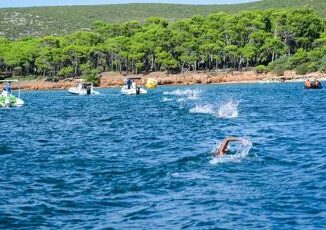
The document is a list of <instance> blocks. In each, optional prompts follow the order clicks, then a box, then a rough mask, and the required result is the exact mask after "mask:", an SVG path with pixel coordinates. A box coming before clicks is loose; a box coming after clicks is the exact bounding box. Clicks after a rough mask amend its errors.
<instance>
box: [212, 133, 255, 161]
mask: <svg viewBox="0 0 326 230" xmlns="http://www.w3.org/2000/svg"><path fill="white" fill-rule="evenodd" d="M240 139H241V141H240V142H238V143H239V145H238V146H236V149H235V154H232V155H231V154H230V155H228V154H226V155H223V156H217V157H213V159H212V160H210V163H211V164H220V163H226V162H241V160H242V159H244V158H246V157H247V156H248V155H249V152H250V149H251V148H252V142H251V141H250V140H249V139H248V138H245V137H243V138H240ZM219 146H220V144H218V145H217V146H216V148H215V149H214V150H216V149H217V148H219ZM230 150H231V151H232V150H233V149H230Z"/></svg>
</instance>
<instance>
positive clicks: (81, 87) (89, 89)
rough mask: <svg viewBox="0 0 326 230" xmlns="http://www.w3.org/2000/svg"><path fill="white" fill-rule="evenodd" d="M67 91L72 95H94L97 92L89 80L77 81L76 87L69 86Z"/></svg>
mask: <svg viewBox="0 0 326 230" xmlns="http://www.w3.org/2000/svg"><path fill="white" fill-rule="evenodd" d="M68 92H69V93H71V94H74V95H94V94H99V92H97V91H95V90H94V88H93V83H91V82H79V83H78V84H77V86H76V87H70V88H69V89H68Z"/></svg>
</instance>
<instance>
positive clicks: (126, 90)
mask: <svg viewBox="0 0 326 230" xmlns="http://www.w3.org/2000/svg"><path fill="white" fill-rule="evenodd" d="M140 79H141V78H138V77H129V78H127V79H126V80H125V82H126V85H124V86H123V87H122V89H121V93H122V94H125V95H138V94H147V90H146V89H144V88H141V87H140V86H138V85H137V84H136V81H137V80H140Z"/></svg>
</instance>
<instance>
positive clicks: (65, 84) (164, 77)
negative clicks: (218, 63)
mask: <svg viewBox="0 0 326 230" xmlns="http://www.w3.org/2000/svg"><path fill="white" fill-rule="evenodd" d="M130 76H132V77H139V78H141V80H140V84H142V85H144V84H145V83H146V80H147V79H148V78H154V79H156V80H157V82H158V84H159V85H193V84H231V83H269V82H281V81H286V82H288V81H291V82H292V81H299V82H300V81H305V80H306V79H315V78H316V79H320V80H326V74H323V73H320V72H315V73H309V74H306V75H297V74H296V73H295V72H294V71H286V72H285V73H284V75H283V76H275V75H273V74H272V73H267V74H257V73H256V72H255V71H241V72H240V71H230V72H196V73H193V72H189V73H181V74H167V73H165V72H153V73H149V74H139V75H130ZM126 77H127V75H126V74H120V73H115V72H103V73H101V74H100V84H99V87H101V88H108V87H119V86H121V85H123V84H124V79H125V78H126ZM17 79H19V78H17ZM77 81H78V80H77V79H71V78H70V79H65V80H61V81H58V82H51V81H46V80H44V79H37V80H28V81H27V80H26V81H24V80H23V81H20V82H19V83H18V84H19V87H20V89H23V90H52V89H67V88H69V87H72V86H74V85H76V82H77ZM18 84H14V85H13V88H14V89H15V88H18ZM3 86H4V84H0V87H3Z"/></svg>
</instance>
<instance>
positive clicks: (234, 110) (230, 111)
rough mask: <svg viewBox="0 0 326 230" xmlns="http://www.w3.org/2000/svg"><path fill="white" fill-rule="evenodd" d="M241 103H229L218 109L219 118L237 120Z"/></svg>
mask: <svg viewBox="0 0 326 230" xmlns="http://www.w3.org/2000/svg"><path fill="white" fill-rule="evenodd" d="M238 106H239V102H236V101H233V100H232V101H228V102H226V103H224V104H222V105H221V106H220V107H219V109H218V116H219V117H222V118H236V117H238V115H239V113H238Z"/></svg>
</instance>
